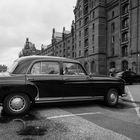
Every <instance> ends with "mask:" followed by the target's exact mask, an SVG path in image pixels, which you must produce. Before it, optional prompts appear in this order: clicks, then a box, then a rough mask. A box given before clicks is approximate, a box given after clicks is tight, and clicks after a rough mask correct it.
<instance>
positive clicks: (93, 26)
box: [92, 23, 95, 32]
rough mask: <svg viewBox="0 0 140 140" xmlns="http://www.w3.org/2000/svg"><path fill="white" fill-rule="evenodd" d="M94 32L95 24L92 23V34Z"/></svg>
mask: <svg viewBox="0 0 140 140" xmlns="http://www.w3.org/2000/svg"><path fill="white" fill-rule="evenodd" d="M94 30H95V24H94V23H93V24H92V31H93V32H94Z"/></svg>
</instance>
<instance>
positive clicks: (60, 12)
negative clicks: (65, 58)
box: [0, 0, 76, 63]
mask: <svg viewBox="0 0 140 140" xmlns="http://www.w3.org/2000/svg"><path fill="white" fill-rule="evenodd" d="M0 2H1V4H0V50H1V51H0V63H2V62H3V63H9V62H8V61H9V59H8V58H4V57H6V56H7V51H8V53H9V54H12V55H10V56H9V57H12V58H14V56H17V53H18V51H20V50H21V49H22V48H23V46H24V43H25V39H26V37H29V39H30V41H31V42H33V43H35V44H36V47H37V48H38V49H39V48H40V46H41V44H47V43H50V41H51V35H52V28H56V30H57V31H60V32H61V31H62V28H63V26H65V27H66V29H69V30H70V27H71V23H72V20H73V19H74V14H73V6H75V3H76V0H59V1H58V0H24V1H23V0H0ZM10 52H11V53H10Z"/></svg>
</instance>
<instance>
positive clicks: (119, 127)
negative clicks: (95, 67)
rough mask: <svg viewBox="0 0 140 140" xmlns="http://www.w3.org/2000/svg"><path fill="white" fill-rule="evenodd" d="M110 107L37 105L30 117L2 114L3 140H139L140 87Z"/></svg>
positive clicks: (129, 88) (98, 103) (0, 134)
mask: <svg viewBox="0 0 140 140" xmlns="http://www.w3.org/2000/svg"><path fill="white" fill-rule="evenodd" d="M126 90H127V91H128V97H125V98H121V99H120V100H119V104H118V105H117V106H116V107H114V108H111V107H107V106H106V105H105V103H104V102H103V101H102V100H95V101H90V102H87V101H86V102H85V101H84V102H78V103H75V102H70V103H59V104H58V103H55V104H54V103H53V104H42V105H36V106H35V107H33V108H32V109H31V111H30V112H29V114H26V115H24V116H16V117H9V116H6V115H5V114H3V112H2V111H1V117H0V140H130V139H132V140H140V85H132V86H127V87H126Z"/></svg>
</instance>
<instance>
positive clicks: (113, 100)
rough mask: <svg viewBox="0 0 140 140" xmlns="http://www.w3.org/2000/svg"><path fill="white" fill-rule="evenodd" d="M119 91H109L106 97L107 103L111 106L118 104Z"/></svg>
mask: <svg viewBox="0 0 140 140" xmlns="http://www.w3.org/2000/svg"><path fill="white" fill-rule="evenodd" d="M118 98H119V96H118V91H117V90H116V89H114V88H112V89H109V90H108V92H107V95H106V96H105V102H106V103H107V105H109V106H115V105H116V104H117V103H118Z"/></svg>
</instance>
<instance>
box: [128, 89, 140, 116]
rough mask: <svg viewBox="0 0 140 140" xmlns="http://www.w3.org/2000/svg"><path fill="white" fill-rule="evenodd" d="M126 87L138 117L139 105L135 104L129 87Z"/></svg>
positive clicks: (139, 112) (139, 113)
mask: <svg viewBox="0 0 140 140" xmlns="http://www.w3.org/2000/svg"><path fill="white" fill-rule="evenodd" d="M126 88H127V92H128V95H129V96H130V100H131V101H132V104H133V106H134V107H135V110H136V113H137V116H138V118H139V119H140V107H138V106H137V104H136V103H135V100H134V98H133V96H132V94H131V92H130V90H129V88H128V87H126Z"/></svg>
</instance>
